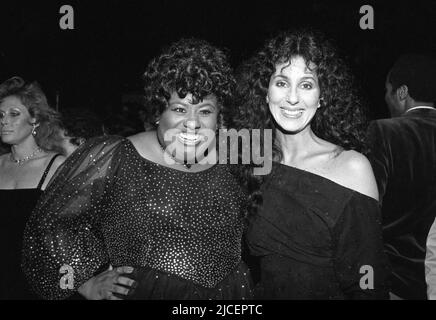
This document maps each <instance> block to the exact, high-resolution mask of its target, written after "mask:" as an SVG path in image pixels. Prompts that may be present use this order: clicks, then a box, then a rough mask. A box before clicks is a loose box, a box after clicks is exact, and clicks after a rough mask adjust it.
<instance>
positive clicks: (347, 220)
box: [333, 193, 390, 299]
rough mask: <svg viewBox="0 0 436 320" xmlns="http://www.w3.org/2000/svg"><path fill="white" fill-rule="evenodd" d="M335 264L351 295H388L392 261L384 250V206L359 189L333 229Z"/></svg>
mask: <svg viewBox="0 0 436 320" xmlns="http://www.w3.org/2000/svg"><path fill="white" fill-rule="evenodd" d="M333 238H334V241H335V245H336V247H335V254H334V264H335V271H336V274H337V277H338V279H339V282H340V285H341V288H342V291H343V292H344V293H345V294H346V296H347V297H348V298H349V299H388V289H387V283H386V281H387V277H388V275H389V272H390V268H389V263H388V260H387V257H386V255H385V253H384V250H383V239H382V228H381V222H380V208H379V205H378V202H377V201H376V200H374V199H371V198H369V197H366V196H364V195H361V194H357V193H355V194H354V195H353V196H352V197H351V199H350V200H349V201H348V203H347V204H346V206H345V210H344V212H343V214H342V215H341V217H340V218H339V220H338V221H337V222H336V225H335V227H334V230H333Z"/></svg>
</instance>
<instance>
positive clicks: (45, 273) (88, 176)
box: [22, 136, 125, 299]
mask: <svg viewBox="0 0 436 320" xmlns="http://www.w3.org/2000/svg"><path fill="white" fill-rule="evenodd" d="M124 142H125V140H123V139H122V138H119V137H114V136H109V137H99V138H96V139H94V140H91V141H90V142H88V143H87V144H85V145H83V146H81V147H80V149H78V150H77V151H76V152H74V153H73V154H72V155H71V156H70V157H69V158H68V159H67V160H66V161H65V162H64V164H63V165H62V166H61V167H60V168H59V169H58V170H57V172H56V174H55V176H54V177H53V179H52V180H51V182H50V184H49V185H48V187H47V189H46V191H45V192H44V194H43V195H42V197H41V198H40V200H39V202H38V204H37V206H36V207H35V210H34V211H33V212H32V215H31V217H30V219H29V221H28V223H27V225H26V228H25V235H24V243H23V255H22V266H23V270H24V272H25V274H26V278H27V280H28V282H29V284H30V285H31V287H32V289H33V290H34V291H35V292H36V293H37V294H38V295H39V296H41V297H43V298H45V299H64V298H68V297H69V296H71V295H73V294H74V293H75V292H76V290H77V288H78V287H80V285H82V284H83V283H84V282H86V281H87V280H88V279H89V278H91V277H92V276H93V275H94V274H95V273H96V272H97V271H99V270H100V269H101V268H102V267H103V266H105V265H107V264H108V255H107V253H106V248H105V245H104V242H103V239H102V236H101V233H100V228H99V223H100V217H101V214H102V212H101V211H102V210H101V208H102V203H103V202H104V198H105V194H106V192H107V190H109V187H110V185H111V184H112V183H113V180H114V178H115V177H116V172H117V168H118V166H119V165H120V163H121V161H122V154H123V152H122V147H123V143H124ZM62 267H64V268H65V270H61V268H62ZM64 272H65V273H64ZM63 276H65V277H63ZM69 276H71V277H69ZM68 277H69V278H68ZM61 279H63V281H64V280H65V279H67V282H63V283H64V285H63V286H62V285H61V283H62V281H61ZM71 280H72V281H71ZM71 285H73V286H72V287H71Z"/></svg>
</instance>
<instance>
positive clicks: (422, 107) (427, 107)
mask: <svg viewBox="0 0 436 320" xmlns="http://www.w3.org/2000/svg"><path fill="white" fill-rule="evenodd" d="M415 109H433V110H436V108H434V107H429V106H416V107H413V108H410V109H408V110H406V112H404V114H406V113H407V112H409V111H412V110H415Z"/></svg>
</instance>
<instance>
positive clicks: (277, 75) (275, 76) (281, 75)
mask: <svg viewBox="0 0 436 320" xmlns="http://www.w3.org/2000/svg"><path fill="white" fill-rule="evenodd" d="M275 78H283V79H286V80H289V78H288V77H287V76H285V75H283V74H276V75H273V79H275Z"/></svg>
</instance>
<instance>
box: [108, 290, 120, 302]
mask: <svg viewBox="0 0 436 320" xmlns="http://www.w3.org/2000/svg"><path fill="white" fill-rule="evenodd" d="M106 300H123V299H120V298H118V297H116V296H114V295H113V294H112V292H110V291H108V293H107V296H106Z"/></svg>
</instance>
